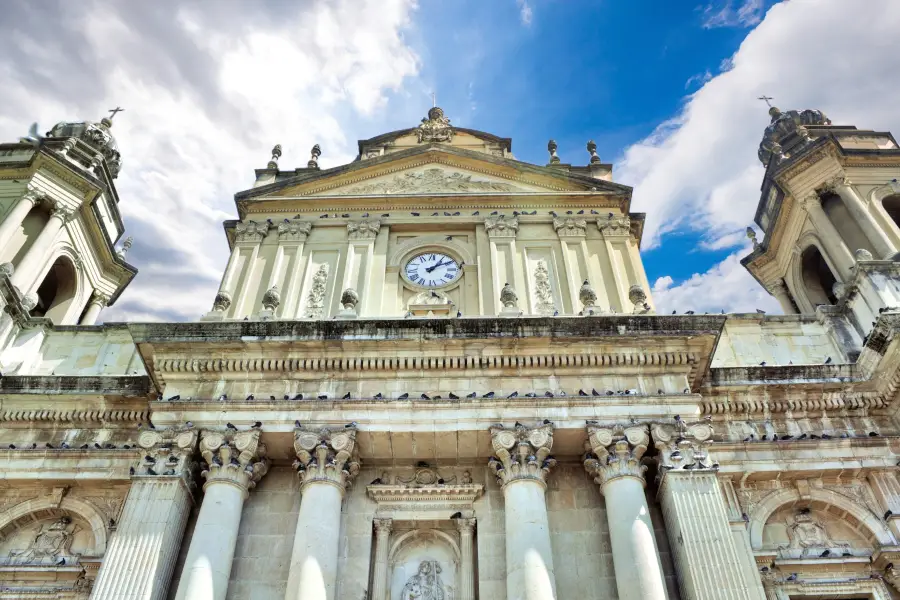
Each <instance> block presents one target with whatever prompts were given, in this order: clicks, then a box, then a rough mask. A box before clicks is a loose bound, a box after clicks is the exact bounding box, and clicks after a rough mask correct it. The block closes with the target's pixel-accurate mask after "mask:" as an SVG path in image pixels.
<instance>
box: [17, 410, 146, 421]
mask: <svg viewBox="0 0 900 600" xmlns="http://www.w3.org/2000/svg"><path fill="white" fill-rule="evenodd" d="M149 415H150V411H144V410H122V409H118V408H117V409H99V410H93V409H82V410H58V409H52V408H44V409H36V410H17V409H12V410H4V411H2V412H0V423H58V422H63V423H84V424H89V423H93V424H101V423H146V422H147V419H148V417H149Z"/></svg>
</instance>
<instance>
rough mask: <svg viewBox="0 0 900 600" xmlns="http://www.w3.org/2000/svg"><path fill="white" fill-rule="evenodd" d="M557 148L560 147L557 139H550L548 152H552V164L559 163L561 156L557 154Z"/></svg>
mask: <svg viewBox="0 0 900 600" xmlns="http://www.w3.org/2000/svg"><path fill="white" fill-rule="evenodd" d="M557 148H558V146H557V145H556V141H555V140H550V141H549V142H547V152H549V153H550V164H551V165H557V164H559V156H557V154H556V149H557Z"/></svg>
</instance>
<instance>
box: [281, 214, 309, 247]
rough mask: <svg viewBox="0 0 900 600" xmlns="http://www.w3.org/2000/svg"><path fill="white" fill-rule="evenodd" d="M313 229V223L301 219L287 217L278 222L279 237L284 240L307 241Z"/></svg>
mask: <svg viewBox="0 0 900 600" xmlns="http://www.w3.org/2000/svg"><path fill="white" fill-rule="evenodd" d="M310 231H312V223H310V222H309V221H301V220H300V219H285V220H284V221H282V222H281V223H279V224H278V239H279V240H280V241H283V242H305V241H306V236H308V235H309V232H310Z"/></svg>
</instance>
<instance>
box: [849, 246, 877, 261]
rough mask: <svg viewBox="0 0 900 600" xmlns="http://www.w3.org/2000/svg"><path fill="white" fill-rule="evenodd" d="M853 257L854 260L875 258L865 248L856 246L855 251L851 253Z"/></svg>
mask: <svg viewBox="0 0 900 600" xmlns="http://www.w3.org/2000/svg"><path fill="white" fill-rule="evenodd" d="M853 258H855V259H856V262H860V261H865V260H875V258H874V257H873V256H872V253H871V252H869V251H868V250H866V249H865V248H858V249H857V250H856V252H854V253H853Z"/></svg>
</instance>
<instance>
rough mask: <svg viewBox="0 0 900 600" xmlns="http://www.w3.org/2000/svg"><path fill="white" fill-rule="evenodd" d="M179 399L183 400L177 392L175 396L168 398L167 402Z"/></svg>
mask: <svg viewBox="0 0 900 600" xmlns="http://www.w3.org/2000/svg"><path fill="white" fill-rule="evenodd" d="M178 400H181V394H175V395H174V396H172V397H170V398H169V399H167V400H166V402H176V401H178Z"/></svg>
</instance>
